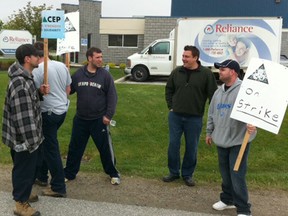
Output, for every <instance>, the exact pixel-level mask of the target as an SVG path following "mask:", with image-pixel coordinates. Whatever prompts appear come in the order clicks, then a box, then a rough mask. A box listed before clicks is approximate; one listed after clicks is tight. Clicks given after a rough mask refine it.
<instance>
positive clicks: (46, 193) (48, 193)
mask: <svg viewBox="0 0 288 216" xmlns="http://www.w3.org/2000/svg"><path fill="white" fill-rule="evenodd" d="M42 195H43V196H50V197H63V198H65V197H66V193H59V192H55V191H53V190H52V189H51V188H47V189H45V190H43V191H42Z"/></svg>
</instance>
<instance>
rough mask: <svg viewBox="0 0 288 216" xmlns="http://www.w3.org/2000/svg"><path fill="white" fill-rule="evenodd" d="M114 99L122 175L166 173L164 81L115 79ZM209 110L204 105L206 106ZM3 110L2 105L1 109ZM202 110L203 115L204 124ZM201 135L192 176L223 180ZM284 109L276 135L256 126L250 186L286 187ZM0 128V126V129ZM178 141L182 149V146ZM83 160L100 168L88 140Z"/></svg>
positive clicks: (0, 92) (65, 135)
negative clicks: (139, 82)
mask: <svg viewBox="0 0 288 216" xmlns="http://www.w3.org/2000/svg"><path fill="white" fill-rule="evenodd" d="M111 74H112V75H113V77H114V79H118V78H119V77H121V76H123V75H124V73H123V71H122V70H119V69H118V70H117V69H113V70H111ZM7 82H8V78H7V74H6V73H0V98H1V101H2V104H3V103H4V96H5V89H6V85H7ZM116 88H117V92H118V98H119V100H118V105H117V111H116V114H115V117H114V120H116V121H117V124H116V127H112V128H111V133H112V138H113V143H114V149H115V153H116V158H117V167H118V169H119V171H120V172H121V174H122V175H123V176H139V177H144V178H158V179H160V178H161V177H162V176H163V175H165V174H167V173H168V169H167V147H168V123H167V114H168V110H167V107H166V102H165V97H164V88H165V87H164V86H155V85H129V84H116ZM70 99H71V104H70V108H69V111H68V113H67V117H66V120H65V122H64V124H63V125H62V127H61V128H60V130H59V135H58V137H59V142H60V144H61V153H62V155H63V157H64V156H65V155H66V154H67V150H68V144H69V140H70V134H71V127H72V119H73V116H74V114H75V109H76V105H75V102H76V97H75V95H72V96H70ZM206 112H207V110H206ZM0 115H2V111H1V114H0ZM205 124H206V114H205V117H204V126H203V127H204V128H205ZM204 128H203V133H202V135H201V139H200V144H199V151H198V165H197V168H196V171H195V179H196V181H197V183H198V184H200V185H210V184H219V183H220V182H221V178H220V174H219V171H218V164H217V152H216V148H215V146H212V147H208V146H206V144H205V129H204ZM287 128H288V115H286V116H285V118H284V120H283V123H282V127H281V129H280V132H279V134H278V135H274V134H272V133H270V132H266V131H264V130H261V129H258V135H257V138H256V139H255V141H254V142H253V143H252V146H251V150H250V155H249V161H248V163H249V170H248V176H247V180H248V184H249V187H253V188H259V187H261V188H278V189H284V190H288V184H287V182H288V165H287V164H288V159H287V153H288V143H287V137H288V130H287ZM0 133H1V132H0ZM183 144H184V142H182V148H181V151H182V155H183V150H184V146H183ZM85 158H86V159H87V160H85V162H83V163H82V165H81V170H82V171H85V172H103V171H102V165H101V162H100V159H99V154H98V151H97V150H96V147H95V146H94V144H93V142H92V141H91V140H89V143H88V145H87V148H86V151H85ZM0 163H2V164H9V163H11V159H10V154H9V149H8V148H7V147H6V146H5V145H3V144H2V145H0Z"/></svg>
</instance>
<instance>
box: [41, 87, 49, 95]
mask: <svg viewBox="0 0 288 216" xmlns="http://www.w3.org/2000/svg"><path fill="white" fill-rule="evenodd" d="M39 91H40V93H41V94H43V95H47V94H49V92H50V85H49V84H42V85H41V86H40V88H39Z"/></svg>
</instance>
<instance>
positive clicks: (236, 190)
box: [217, 144, 251, 215]
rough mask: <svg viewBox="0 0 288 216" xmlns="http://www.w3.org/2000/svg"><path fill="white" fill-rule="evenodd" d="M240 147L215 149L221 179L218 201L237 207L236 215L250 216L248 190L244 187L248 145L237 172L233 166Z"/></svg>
mask: <svg viewBox="0 0 288 216" xmlns="http://www.w3.org/2000/svg"><path fill="white" fill-rule="evenodd" d="M240 148H241V145H237V146H233V147H230V148H221V147H217V150H218V160H219V168H220V173H221V177H222V193H221V194H220V200H221V201H222V202H224V203H226V204H228V205H230V204H233V205H235V206H236V207H237V213H238V214H247V215H248V214H251V211H250V207H251V204H250V203H248V190H247V185H246V173H247V159H248V153H249V148H250V144H248V145H247V147H246V150H245V152H244V155H243V158H242V161H241V164H240V167H239V170H238V171H234V170H233V169H234V165H235V162H236V160H237V157H238V153H239V150H240Z"/></svg>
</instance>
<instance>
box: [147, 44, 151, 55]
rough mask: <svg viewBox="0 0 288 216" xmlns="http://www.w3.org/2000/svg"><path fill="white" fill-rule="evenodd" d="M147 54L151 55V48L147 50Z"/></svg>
mask: <svg viewBox="0 0 288 216" xmlns="http://www.w3.org/2000/svg"><path fill="white" fill-rule="evenodd" d="M148 54H149V55H151V54H152V46H150V47H149V49H148Z"/></svg>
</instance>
